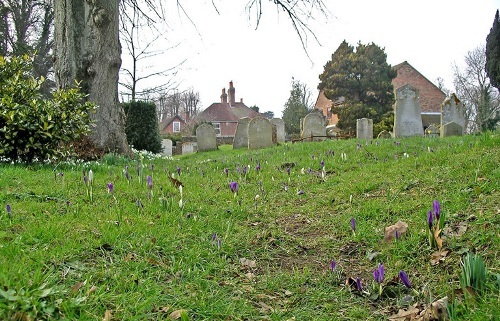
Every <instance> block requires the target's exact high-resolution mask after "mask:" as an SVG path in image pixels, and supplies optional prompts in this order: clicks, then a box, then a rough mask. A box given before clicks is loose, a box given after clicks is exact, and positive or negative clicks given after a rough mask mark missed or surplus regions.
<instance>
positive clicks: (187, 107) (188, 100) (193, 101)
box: [181, 88, 200, 120]
mask: <svg viewBox="0 0 500 321" xmlns="http://www.w3.org/2000/svg"><path fill="white" fill-rule="evenodd" d="M181 100H182V107H183V109H184V115H185V116H187V117H189V118H192V117H195V116H196V115H197V114H198V112H199V108H200V93H199V92H197V91H194V89H193V88H189V89H188V90H186V91H185V92H183V93H182V95H181ZM186 120H187V119H186Z"/></svg>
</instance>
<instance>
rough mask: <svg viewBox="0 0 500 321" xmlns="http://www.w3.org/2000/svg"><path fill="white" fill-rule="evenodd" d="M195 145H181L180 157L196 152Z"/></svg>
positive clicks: (187, 143)
mask: <svg viewBox="0 0 500 321" xmlns="http://www.w3.org/2000/svg"><path fill="white" fill-rule="evenodd" d="M196 147H197V145H196V143H193V142H186V143H183V144H182V155H185V154H192V153H194V152H195V151H196Z"/></svg>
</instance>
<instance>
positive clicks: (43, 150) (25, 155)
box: [0, 56, 95, 162]
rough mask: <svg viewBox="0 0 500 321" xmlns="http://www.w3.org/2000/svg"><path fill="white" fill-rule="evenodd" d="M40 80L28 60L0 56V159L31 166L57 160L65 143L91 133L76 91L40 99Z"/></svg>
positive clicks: (87, 115)
mask: <svg viewBox="0 0 500 321" xmlns="http://www.w3.org/2000/svg"><path fill="white" fill-rule="evenodd" d="M43 82H44V79H43V78H40V79H35V78H34V77H33V76H32V59H31V58H30V57H28V56H23V57H11V58H6V57H2V56H0V156H2V157H6V158H8V159H10V160H21V161H26V162H31V161H33V160H35V159H38V160H44V159H47V158H50V157H53V156H60V155H61V154H62V150H61V149H60V148H59V147H60V146H62V145H63V144H64V143H67V142H70V141H73V140H76V139H78V138H79V137H80V136H81V135H85V134H87V133H88V132H90V124H91V120H90V112H94V110H95V105H94V104H92V103H90V102H85V101H84V98H85V95H84V94H82V93H81V92H80V90H79V88H78V87H77V88H73V89H68V90H59V91H56V92H54V93H53V97H52V99H43V97H42V95H41V93H40V91H39V89H40V86H41V84H42V83H43Z"/></svg>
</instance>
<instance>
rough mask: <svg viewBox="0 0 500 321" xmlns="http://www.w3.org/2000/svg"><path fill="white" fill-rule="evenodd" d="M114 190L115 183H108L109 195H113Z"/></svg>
mask: <svg viewBox="0 0 500 321" xmlns="http://www.w3.org/2000/svg"><path fill="white" fill-rule="evenodd" d="M114 190H115V189H114V186H113V183H108V193H110V194H113V192H114Z"/></svg>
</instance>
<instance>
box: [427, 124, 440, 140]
mask: <svg viewBox="0 0 500 321" xmlns="http://www.w3.org/2000/svg"><path fill="white" fill-rule="evenodd" d="M425 137H429V138H433V137H439V128H437V127H436V126H435V125H430V126H429V127H427V128H426V129H425Z"/></svg>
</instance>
